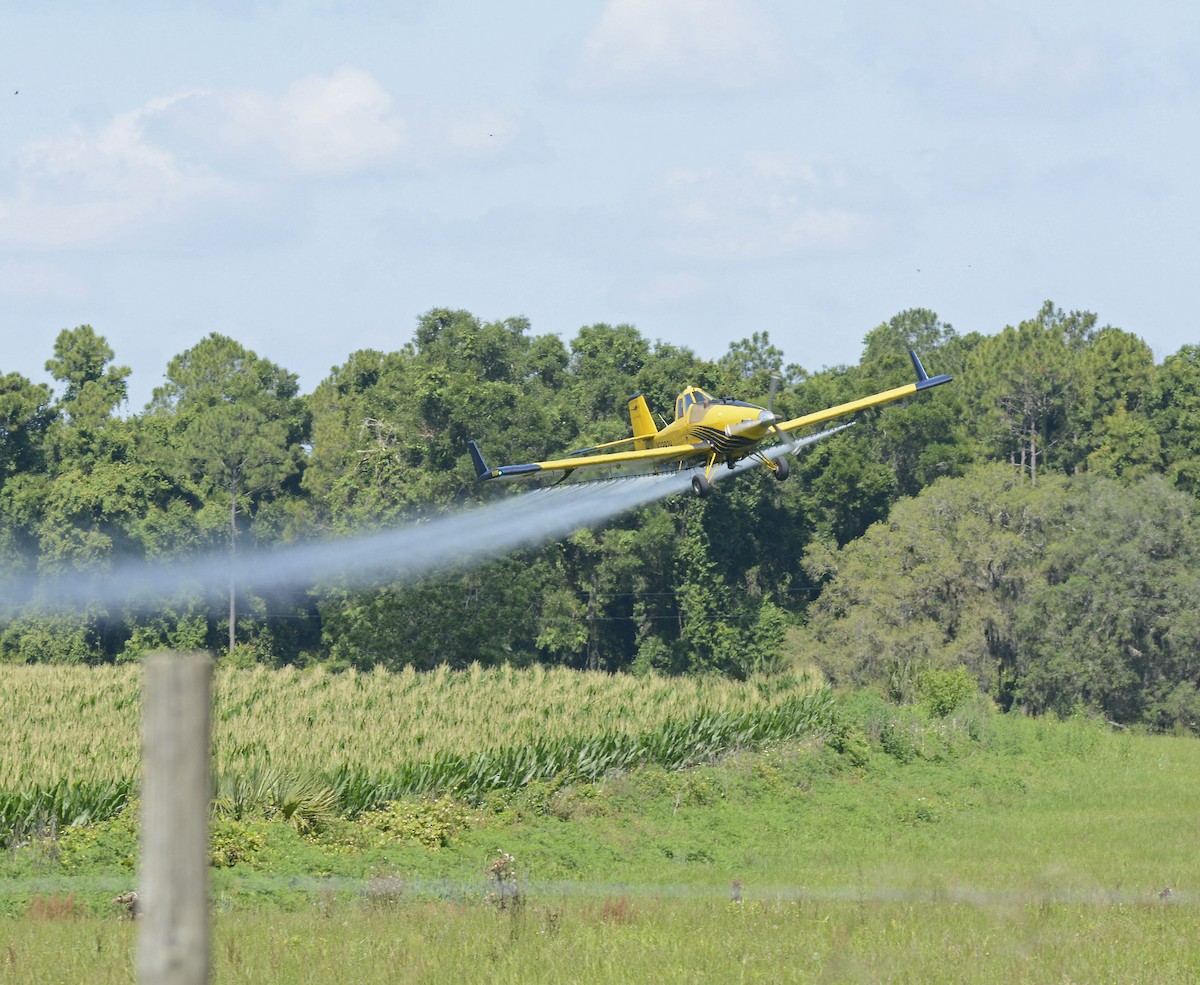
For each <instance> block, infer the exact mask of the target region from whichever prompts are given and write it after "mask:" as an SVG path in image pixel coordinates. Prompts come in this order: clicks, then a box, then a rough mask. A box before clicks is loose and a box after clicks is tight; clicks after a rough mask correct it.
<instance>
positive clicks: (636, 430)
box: [629, 393, 658, 451]
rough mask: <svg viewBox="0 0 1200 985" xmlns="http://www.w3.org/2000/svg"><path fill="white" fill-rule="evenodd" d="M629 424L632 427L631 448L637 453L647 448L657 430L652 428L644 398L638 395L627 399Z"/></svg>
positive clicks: (648, 409)
mask: <svg viewBox="0 0 1200 985" xmlns="http://www.w3.org/2000/svg"><path fill="white" fill-rule="evenodd" d="M629 423H630V424H631V425H632V426H633V447H634V448H636V449H637V450H638V451H641V450H642V449H644V448H649V447H650V442H651V440H652V439H653V438H654V437H655V435H657V434H658V428H657V427H655V426H654V418H653V417H651V416H650V407H649V405H648V404H647V403H646V398H645V397H643V396H642V395H641V394H640V393H639V394H636V395H634V396H632V397H630V398H629Z"/></svg>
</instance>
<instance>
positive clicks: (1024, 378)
mask: <svg viewBox="0 0 1200 985" xmlns="http://www.w3.org/2000/svg"><path fill="white" fill-rule="evenodd" d="M1095 321H1096V316H1095V315H1093V314H1090V313H1080V312H1071V313H1070V314H1064V313H1063V312H1062V311H1061V309H1058V308H1055V307H1054V305H1053V303H1052V302H1050V301H1047V302H1046V303H1045V304H1044V305H1043V306H1042V310H1041V311H1040V312H1038V315H1037V317H1036V318H1033V319H1030V320H1028V321H1023V322H1021V324H1020V325H1018V326H1017V327H1016V328H1013V327H1012V326H1008V327H1007V328H1005V329H1004V331H1003V332H1001V333H1000V334H999V335H995V336H991V337H989V338H985V339H983V340H981V341H980V343H979V345H978V346H976V347H975V349H974V351H973V352H972V356H971V359H970V361H969V363H968V375H969V378H970V380H971V381H972V382H971V384H969V386H970V390H971V391H972V392H970V393H969V395H968V399H970V400H972V402H975V403H976V405H977V406H981V407H982V408H983V409H984V411H985V413H988V414H990V415H991V420H992V423H993V430H992V435H991V440H992V442H993V443H994V445H995V447H996V450H997V451H999V452H1001V453H1002V454H1004V455H1006V457H1008V459H1009V461H1010V462H1012V463H1013V464H1014V465H1018V466H1019V467H1020V468H1021V469H1022V470H1023V471H1025V472H1026V473H1027V474H1028V475H1029V479H1030V482H1031V484H1033V485H1036V484H1037V480H1038V470H1039V468H1040V467H1042V466H1044V465H1045V464H1046V462H1047V460H1048V456H1049V455H1050V453H1051V451H1052V450H1055V449H1058V450H1059V451H1060V453H1061V454H1062V455H1063V457H1064V458H1065V459H1067V460H1070V459H1071V458H1072V457H1073V449H1071V448H1066V449H1063V448H1061V447H1060V446H1062V445H1063V444H1064V443H1067V442H1069V438H1070V430H1069V424H1068V422H1069V418H1070V417H1071V414H1072V410H1073V407H1074V404H1075V401H1076V400H1077V398H1078V391H1079V386H1080V380H1079V377H1080V373H1079V363H1078V360H1077V359H1076V356H1077V355H1078V353H1079V352H1080V351H1081V350H1082V349H1083V348H1084V347H1085V346H1086V344H1087V342H1088V339H1089V338H1090V337H1091V333H1092V330H1093V327H1094V325H1095Z"/></svg>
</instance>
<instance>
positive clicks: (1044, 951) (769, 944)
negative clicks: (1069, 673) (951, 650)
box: [0, 700, 1200, 985]
mask: <svg viewBox="0 0 1200 985" xmlns="http://www.w3.org/2000/svg"><path fill="white" fill-rule="evenodd" d="M849 713H850V715H851V716H852V718H853V720H854V721H855V722H856V723H857V725H856V726H855V727H854V728H853V729H851V730H850V732H849V733H848V734H847V735H845V736H843V737H842V739H841V741H839V742H838V743H837V746H838V748H836V749H835V748H833V747H831V746H829V745H824V746H823V745H819V744H815V743H808V744H805V743H789V744H782V745H777V746H774V747H771V748H769V749H767V750H764V751H761V752H758V753H754V754H738V755H734V756H729V757H727V758H725V759H724V760H723V761H722V762H720V763H717V764H713V765H710V766H705V767H699V768H695V769H692V770H688V771H685V772H680V773H669V772H666V771H664V770H660V769H646V770H639V771H635V772H633V773H628V774H623V775H618V776H611V777H608V778H606V779H604V780H602V781H601V782H598V783H595V784H580V785H556V784H554V783H544V784H535V785H534V786H533V787H531V788H529V789H527V790H525V791H522V792H520V793H518V794H511V795H504V796H496V797H493V798H492V799H490V800H489V801H487V802H486V803H484V804H483V805H479V806H478V807H475V808H472V809H471V810H469V811H467V810H466V809H465V808H462V807H461V805H460V806H459V807H458V808H455V811H456V812H457V813H455V812H451V816H450V821H451V822H452V823H451V824H450V830H448V831H446V832H442V833H443V834H445V835H446V837H445V839H444V840H445V841H446V844H444V845H439V847H437V848H432V847H425V846H422V845H421V844H420V843H419V839H416V838H414V837H405V838H399V839H392V840H384V841H382V842H376V841H370V842H369V843H368V841H364V840H363V839H362V837H361V834H356V833H355V830H354V828H353V826H350V827H338V826H334V828H333V829H330V830H326V831H325V832H324V833H323V834H319V835H317V836H305V835H302V834H300V833H298V832H297V831H295V830H293V829H292V828H290V827H288V826H286V825H283V824H281V823H279V822H270V823H266V822H264V824H263V825H262V826H260V827H259V828H252V829H247V830H249V831H250V832H251V833H253V832H259V833H261V836H262V843H261V844H260V845H258V847H257V848H256V849H255V851H254V852H252V853H251V857H248V858H245V859H244V860H241V861H239V862H238V863H237V864H235V865H233V866H232V867H224V868H220V869H216V870H214V872H213V877H214V878H213V897H214V904H215V916H214V945H213V958H214V968H215V972H216V981H218V982H237V981H265V980H269V981H273V982H283V983H290V982H327V981H339V980H350V979H353V980H355V981H357V982H374V981H380V982H383V981H388V982H397V981H399V982H407V981H413V982H416V981H420V982H441V981H463V980H472V981H483V980H486V981H495V982H508V981H513V982H516V981H521V982H538V981H596V982H605V981H647V982H653V981H664V982H667V981H670V982H676V981H913V982H917V981H920V982H939V981H947V982H951V981H952V982H975V981H980V982H982V981H989V982H992V981H998V980H1003V981H1037V982H1042V981H1055V982H1063V981H1068V982H1071V981H1075V982H1084V981H1088V982H1091V981H1126V982H1141V981H1144V982H1151V981H1153V982H1170V981H1189V980H1192V978H1191V969H1194V968H1197V967H1200V939H1197V938H1196V936H1195V934H1194V924H1195V912H1196V911H1195V906H1196V904H1197V902H1200V896H1197V892H1196V887H1197V886H1200V853H1197V852H1196V850H1195V846H1196V844H1197V836H1198V835H1200V830H1198V827H1200V784H1196V783H1195V777H1196V776H1197V775H1198V773H1200V742H1197V741H1196V740H1195V739H1192V738H1182V737H1170V736H1156V737H1150V736H1137V735H1128V734H1113V733H1110V732H1108V731H1107V730H1106V729H1105V728H1104V727H1103V726H1102V725H1101V724H1098V723H1094V722H1089V721H1086V720H1082V719H1080V720H1072V721H1070V722H1052V721H1031V720H1028V719H1021V718H1006V717H997V716H992V715H987V714H980V713H972V714H970V715H968V716H965V717H963V718H962V719H950V720H947V721H940V720H935V721H932V722H931V721H928V720H922V719H921V718H920V716H917V715H910V714H901V713H897V712H895V711H894V710H891V709H887V708H886V707H883V706H881V705H879V704H878V703H873V702H871V701H867V700H864V701H860V702H858V704H857V706H856V707H852V708H851V709H850V710H849ZM427 819H428V818H426V820H427ZM114 825H115V822H114ZM97 830H98V832H99V833H94V835H93V836H89V837H87V838H82V837H81V836H76V837H80V841H81V845H77V846H75V848H73V849H71V850H72V851H75V852H76V854H75V855H73V856H72V855H71V854H70V852H69V851H66V849H62V848H60V849H58V850H57V855H55V850H54V849H52V848H51V847H49V846H46V845H41V846H38V845H29V846H26V847H24V848H22V849H19V850H17V849H14V850H10V851H9V852H7V853H6V856H5V859H4V861H3V862H2V863H0V880H3V885H0V895H2V898H3V901H4V906H5V909H6V910H7V912H9V913H11V914H19V915H20V916H18V917H17V918H15V919H11V918H10V919H2V918H0V982H3V983H6V985H7V983H8V982H18V981H19V982H43V981H44V982H60V981H82V980H87V981H89V982H94V983H97V985H105V983H108V982H128V981H129V980H130V972H129V968H130V957H129V955H130V949H131V947H132V929H131V925H130V924H129V923H128V921H122V920H120V919H118V918H117V917H116V916H115V915H114V914H113V913H112V912H111V909H110V908H108V907H107V900H106V894H108V895H115V893H116V892H119V891H122V890H124V889H127V888H130V887H131V886H132V885H133V881H134V879H135V876H134V871H133V860H132V858H131V857H130V854H129V848H130V845H131V840H130V839H131V837H132V835H131V832H130V831H126V832H125V833H124V834H122V833H121V832H120V831H119V830H118V829H117V828H116V827H115V826H110V828H105V827H104V826H97ZM247 830H243V831H240V832H235V834H236V835H237V836H238V837H240V838H243V840H244V839H246V838H248V837H249V835H248V834H247ZM422 830H424V829H422ZM434 840H437V839H434ZM68 842H69V839H68ZM68 847H69V845H68ZM501 851H503V852H507V853H510V854H511V855H512V856H513V857H514V858H515V860H516V866H517V871H518V880H519V886H520V891H521V896H522V900H523V905H521V906H519V907H516V908H512V907H508V908H506V909H504V910H500V909H499V908H498V907H497V906H496V905H495V904H494V902H488V901H487V900H486V898H485V897H486V893H487V891H488V889H489V884H488V881H487V878H486V875H485V873H486V870H487V868H488V865H489V862H490V861H491V860H492V859H493V858H495V857H496V855H497V854H498V853H499V852H501ZM735 879H736V880H738V881H739V883H740V894H741V896H742V901H741V902H738V903H735V902H732V901H731V895H732V888H733V881H734V880H735ZM493 888H494V887H493ZM68 894H71V895H70V896H69V895H68ZM106 911H107V915H105V914H106ZM84 972H86V974H84Z"/></svg>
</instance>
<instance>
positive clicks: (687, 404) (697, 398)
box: [675, 386, 713, 421]
mask: <svg viewBox="0 0 1200 985" xmlns="http://www.w3.org/2000/svg"><path fill="white" fill-rule="evenodd" d="M712 399H713V398H712V396H711V395H709V394H708V393H705V392H704V391H703V390H701V389H700V388H699V387H698V386H690V387H688V388H687V389H686V390H684V391H683V393H681V394H680V395H679V396H678V397H676V398H675V420H677V421H678V420H680V419H682V418H683V417H685V416H687V412H688V411H689V410H691V409H692V405H693V404H710V403H712Z"/></svg>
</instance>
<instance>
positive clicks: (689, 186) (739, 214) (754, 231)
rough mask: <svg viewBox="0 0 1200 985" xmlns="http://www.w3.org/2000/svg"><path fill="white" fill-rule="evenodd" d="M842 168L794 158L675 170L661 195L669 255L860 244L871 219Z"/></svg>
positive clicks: (746, 254)
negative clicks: (859, 204) (857, 201)
mask: <svg viewBox="0 0 1200 985" xmlns="http://www.w3.org/2000/svg"><path fill="white" fill-rule="evenodd" d="M858 197H859V193H858V192H857V191H856V190H854V189H853V188H852V187H851V185H850V182H849V180H848V179H847V178H846V177H845V176H844V175H842V174H840V173H839V172H837V171H835V170H833V169H831V168H828V167H823V166H818V165H815V164H813V163H811V162H805V161H800V160H797V159H795V158H789V157H764V158H759V159H756V160H751V161H743V162H738V163H736V164H727V165H719V166H715V167H710V168H704V169H699V170H696V169H688V168H676V169H674V170H673V171H671V172H670V173H669V174H667V176H666V177H665V179H664V180H663V181H662V183H661V186H660V188H659V192H658V198H659V202H660V207H661V214H662V217H663V220H664V223H665V225H666V226H667V227H668V229H669V232H668V233H667V234H666V236H665V237H664V243H665V245H666V247H667V248H668V249H669V250H670V252H672V253H675V254H678V255H681V256H689V257H696V258H705V259H712V260H757V259H766V258H774V257H781V256H786V255H789V254H793V253H797V252H804V251H808V250H818V249H820V250H830V249H836V250H843V249H850V248H854V247H857V246H860V245H862V244H863V243H864V242H866V241H867V240H868V239H869V238H870V237H871V236H872V235H873V228H872V227H873V223H872V222H871V220H870V219H869V218H868V216H867V215H866V214H865V213H864V212H863V211H861V210H860V209H858V208H857V207H856V206H855V205H854V200H855V199H856V198H858Z"/></svg>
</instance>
